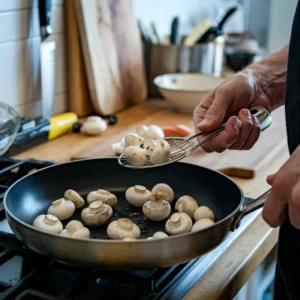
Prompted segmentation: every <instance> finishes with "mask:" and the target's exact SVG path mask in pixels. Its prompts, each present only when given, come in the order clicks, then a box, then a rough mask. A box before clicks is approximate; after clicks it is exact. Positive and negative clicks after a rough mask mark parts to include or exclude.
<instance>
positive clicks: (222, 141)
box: [198, 116, 242, 153]
mask: <svg viewBox="0 0 300 300" xmlns="http://www.w3.org/2000/svg"><path fill="white" fill-rule="evenodd" d="M241 125H242V123H241V121H240V120H239V119H238V118H237V117H235V116H233V117H231V118H229V119H228V121H227V123H226V127H225V130H224V131H223V132H221V133H220V134H219V135H218V136H216V137H214V138H213V139H212V140H211V141H209V142H207V143H205V144H203V145H202V148H203V150H204V151H206V152H211V151H215V152H218V153H221V152H223V151H224V150H226V149H228V148H229V147H230V146H231V145H232V144H233V143H234V142H235V141H236V140H237V138H238V137H239V134H240V127H241ZM198 139H199V141H201V140H202V139H203V137H199V138H198Z"/></svg>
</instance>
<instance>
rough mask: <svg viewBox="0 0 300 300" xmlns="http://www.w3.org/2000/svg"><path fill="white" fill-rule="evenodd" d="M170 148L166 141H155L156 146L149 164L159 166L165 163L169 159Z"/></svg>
mask: <svg viewBox="0 0 300 300" xmlns="http://www.w3.org/2000/svg"><path fill="white" fill-rule="evenodd" d="M170 154H171V148H170V145H169V143H168V142H167V141H165V140H157V141H156V146H155V148H154V150H153V152H152V153H151V156H150V162H151V164H152V165H159V164H163V163H165V162H167V161H168V160H169V158H170Z"/></svg>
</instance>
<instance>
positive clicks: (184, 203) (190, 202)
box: [175, 196, 199, 218]
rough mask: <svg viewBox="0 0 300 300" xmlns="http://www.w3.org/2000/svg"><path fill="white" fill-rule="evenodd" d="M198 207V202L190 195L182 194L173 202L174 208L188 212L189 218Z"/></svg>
mask: <svg viewBox="0 0 300 300" xmlns="http://www.w3.org/2000/svg"><path fill="white" fill-rule="evenodd" d="M198 207H199V204H198V202H197V201H196V200H195V199H194V198H193V197H191V196H182V197H180V198H179V199H178V200H177V202H176V204H175V209H176V210H177V211H178V212H180V213H182V212H184V213H186V214H188V215H189V216H190V217H191V218H193V217H194V213H195V211H196V209H197V208H198Z"/></svg>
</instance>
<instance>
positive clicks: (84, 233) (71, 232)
mask: <svg viewBox="0 0 300 300" xmlns="http://www.w3.org/2000/svg"><path fill="white" fill-rule="evenodd" d="M60 234H61V235H63V236H72V237H78V238H84V239H89V238H90V231H89V230H88V229H87V228H86V227H84V226H83V224H82V223H81V222H79V221H76V220H73V221H70V222H69V223H68V224H67V225H66V228H65V229H64V230H63V231H62V232H61V233H60Z"/></svg>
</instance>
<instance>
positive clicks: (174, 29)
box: [170, 17, 179, 44]
mask: <svg viewBox="0 0 300 300" xmlns="http://www.w3.org/2000/svg"><path fill="white" fill-rule="evenodd" d="M178 27H179V18H178V17H175V18H174V19H173V22H172V25H171V37H170V41H171V44H178V41H179V28H178Z"/></svg>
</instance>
